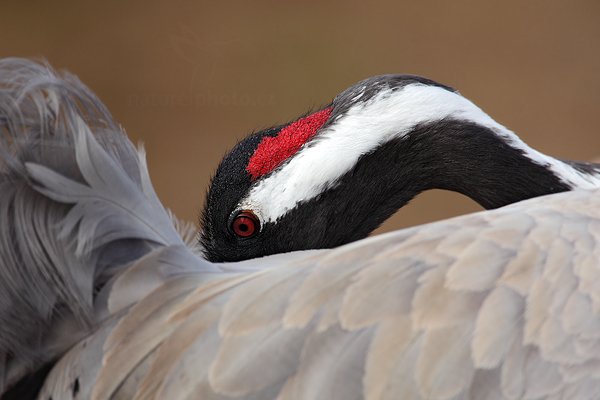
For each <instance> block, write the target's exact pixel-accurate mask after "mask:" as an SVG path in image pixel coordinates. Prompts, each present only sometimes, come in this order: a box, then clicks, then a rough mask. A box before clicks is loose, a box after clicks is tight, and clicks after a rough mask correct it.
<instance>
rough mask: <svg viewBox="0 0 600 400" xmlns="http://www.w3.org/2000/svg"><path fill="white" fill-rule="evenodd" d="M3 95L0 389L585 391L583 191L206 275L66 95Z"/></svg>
mask: <svg viewBox="0 0 600 400" xmlns="http://www.w3.org/2000/svg"><path fill="white" fill-rule="evenodd" d="M31 82H36V84H35V85H34V84H32V83H31ZM0 88H1V89H2V92H0V98H2V108H1V110H2V111H1V114H0V118H1V119H2V121H3V123H2V126H3V136H2V144H1V146H0V148H1V150H0V151H2V160H3V161H2V169H1V174H0V188H1V189H2V191H1V192H0V215H1V220H2V222H3V225H2V227H1V228H0V252H1V253H0V256H1V258H0V260H1V263H2V264H0V278H1V281H0V296H1V297H0V306H1V308H0V318H2V319H1V322H2V325H1V326H0V346H1V347H0V378H1V379H2V381H0V393H2V392H3V391H4V389H5V388H7V387H8V386H10V385H11V384H12V383H14V382H15V381H16V380H17V379H18V378H20V377H22V376H24V375H25V374H27V373H28V372H31V371H33V370H34V369H35V368H36V367H38V366H39V365H40V363H42V362H44V361H47V360H54V359H56V360H57V362H56V364H55V365H54V366H53V368H52V371H51V372H50V374H49V375H48V377H47V378H46V380H45V382H44V386H43V388H42V391H41V393H40V396H39V397H40V398H43V399H48V398H54V399H68V398H94V399H105V398H128V399H129V398H137V399H150V398H156V399H163V398H168V399H178V398H181V399H185V398H189V399H195V398H202V399H219V400H224V399H239V398H244V399H275V398H277V399H298V398H303V399H314V398H324V399H344V400H346V399H349V398H357V399H358V398H371V399H397V398H403V399H468V398H471V399H505V398H510V399H521V398H523V399H592V398H594V397H596V396H597V394H598V393H600V361H599V360H600V352H599V349H600V345H599V340H600V339H599V338H600V335H599V334H598V332H599V331H600V314H599V312H598V310H600V290H599V288H598V284H599V282H600V268H599V267H598V265H599V264H598V261H597V260H598V258H597V255H598V248H599V247H600V198H599V197H598V190H595V191H585V190H579V191H574V192H570V193H563V194H558V195H552V196H547V197H542V198H537V199H532V200H528V201H525V202H521V203H519V204H515V205H512V206H508V207H504V208H501V209H498V210H495V211H491V212H483V213H477V214H473V215H469V216H465V217H460V218H455V219H451V220H447V221H442V222H439V223H434V224H429V225H425V226H420V227H415V228H412V229H408V230H403V231H398V232H394V233H392V234H388V235H381V236H378V237H373V238H370V239H367V240H362V241H359V242H356V243H353V244H350V245H346V246H343V247H340V248H337V249H333V250H321V251H309V252H297V253H293V254H282V255H277V256H271V257H267V258H262V259H255V260H250V261H245V262H241V263H235V264H220V265H215V264H210V263H208V262H206V261H204V260H202V259H200V258H198V257H197V256H196V255H195V254H194V251H193V249H189V248H187V247H186V246H185V245H184V243H183V241H182V240H181V239H180V237H179V235H178V234H177V232H176V230H175V228H174V227H173V224H172V221H171V219H170V217H169V213H168V212H167V211H166V210H165V209H164V208H163V206H162V205H161V204H160V202H159V201H158V199H157V197H156V195H155V193H154V191H153V189H152V186H151V184H150V180H149V178H148V174H147V169H146V165H145V163H144V161H143V154H139V153H138V152H136V151H135V149H134V147H133V146H132V145H131V144H130V143H129V141H128V140H127V138H126V137H125V135H124V134H123V133H122V132H121V130H120V129H119V128H118V127H117V126H116V124H114V123H113V122H111V120H110V116H109V115H108V113H107V112H106V111H105V110H104V109H103V107H102V105H101V104H100V103H99V102H98V101H97V100H96V99H95V98H94V97H93V95H91V94H90V92H89V91H88V90H87V89H85V87H84V86H83V85H81V84H80V83H79V82H77V81H76V80H75V79H74V78H72V77H66V78H59V77H57V76H56V75H55V74H54V72H53V71H52V70H50V69H49V67H47V66H38V65H35V64H31V63H28V62H25V61H20V60H5V61H2V62H0Z"/></svg>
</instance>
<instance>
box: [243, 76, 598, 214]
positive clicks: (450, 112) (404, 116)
mask: <svg viewBox="0 0 600 400" xmlns="http://www.w3.org/2000/svg"><path fill="white" fill-rule="evenodd" d="M444 118H452V119H456V120H464V121H469V122H472V123H476V124H478V125H481V126H484V127H487V128H489V129H491V130H493V131H494V132H495V133H496V134H497V135H498V136H499V137H501V138H502V139H503V140H505V141H506V142H507V143H508V144H509V145H511V146H512V147H514V148H517V149H520V150H522V151H523V152H524V154H525V156H527V157H528V158H530V159H531V160H532V161H533V162H535V163H537V164H540V165H543V166H546V167H547V168H549V169H551V170H552V171H553V172H554V173H555V174H556V175H557V176H558V177H559V178H560V179H562V180H563V181H564V182H565V183H567V184H569V185H571V186H573V187H576V186H577V187H582V188H592V187H598V186H599V185H600V179H599V177H597V176H591V175H587V174H583V173H581V172H580V171H577V170H575V169H574V168H572V167H571V166H569V165H568V164H566V163H563V162H561V161H559V160H556V159H554V158H552V157H549V156H546V155H544V154H542V153H540V152H538V151H536V150H534V149H532V148H530V147H529V146H527V145H526V144H525V143H524V142H523V141H522V140H521V139H519V137H518V136H516V135H515V134H514V133H513V132H511V131H510V130H508V129H506V128H505V127H504V126H502V125H500V124H498V123H497V122H496V121H494V120H493V119H492V118H491V117H490V116H488V115H487V114H486V113H485V112H483V111H482V110H481V109H480V108H479V107H477V106H476V105H475V104H473V103H472V102H471V101H469V100H468V99H466V98H464V97H462V96H461V95H459V94H457V93H453V92H451V91H448V90H446V89H444V88H441V87H437V86H429V85H423V84H419V83H416V84H411V85H407V86H405V87H404V88H400V89H396V90H392V89H384V90H382V91H381V92H380V93H378V94H377V95H376V96H374V97H373V98H371V99H369V100H367V101H365V102H359V103H357V104H355V105H354V106H352V107H351V108H350V109H349V110H348V112H347V113H345V114H344V115H342V116H341V117H340V118H339V119H338V120H336V121H334V122H333V123H332V124H331V125H329V126H328V127H326V128H324V129H322V130H321V131H320V132H319V133H317V136H316V137H315V139H314V141H313V142H309V143H308V145H305V146H304V147H303V148H302V149H301V150H300V151H299V152H298V153H296V155H294V156H293V157H292V158H291V159H290V160H289V161H288V162H287V163H285V164H284V165H283V166H282V167H280V168H279V169H278V170H276V171H274V172H273V173H272V174H271V175H269V176H267V177H266V178H264V179H262V180H260V181H258V182H257V183H256V184H255V185H254V186H253V187H252V188H251V189H250V192H249V194H248V195H247V196H246V198H244V199H243V200H242V201H241V202H240V204H239V207H238V208H239V209H251V210H253V211H254V212H255V213H256V214H257V215H258V216H259V218H260V219H261V221H262V222H263V223H266V222H274V221H276V220H277V219H278V218H279V217H281V216H283V215H284V214H285V213H287V212H288V211H289V210H291V209H293V208H294V207H295V206H296V205H297V204H298V203H300V202H303V201H307V200H310V199H312V198H314V197H316V196H317V195H318V194H319V193H322V192H323V191H325V190H326V189H328V188H330V187H332V186H334V185H335V184H336V181H337V180H338V179H339V178H340V177H342V176H343V175H344V174H345V173H347V172H348V171H350V169H352V167H353V166H354V165H355V164H356V163H357V161H358V159H359V157H360V156H362V155H363V154H366V153H369V152H371V151H373V150H375V149H376V148H377V147H379V146H381V145H382V144H384V143H386V142H389V141H391V140H393V139H398V138H402V137H404V136H406V134H407V133H409V132H410V131H411V130H412V129H413V128H414V127H415V126H416V125H419V124H424V123H431V122H435V121H439V120H441V119H444Z"/></svg>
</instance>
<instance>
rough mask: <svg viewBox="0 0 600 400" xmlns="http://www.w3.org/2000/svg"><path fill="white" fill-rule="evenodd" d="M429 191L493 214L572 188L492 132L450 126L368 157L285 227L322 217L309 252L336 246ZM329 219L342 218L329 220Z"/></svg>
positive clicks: (418, 132) (417, 132)
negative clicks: (471, 203)
mask: <svg viewBox="0 0 600 400" xmlns="http://www.w3.org/2000/svg"><path fill="white" fill-rule="evenodd" d="M429 189H446V190H451V191H455V192H459V193H462V194H464V195H466V196H468V197H470V198H471V199H473V200H474V201H476V202H477V203H479V204H480V205H482V206H483V207H484V208H486V209H490V208H496V207H501V206H504V205H507V204H511V203H515V202H517V201H521V200H525V199H528V198H531V197H536V196H541V195H545V194H551V193H558V192H564V191H567V190H570V189H571V187H570V186H569V185H567V184H565V183H564V182H562V181H561V180H560V179H559V178H558V177H557V176H556V175H554V173H553V172H552V171H551V170H549V169H548V168H545V167H543V166H541V165H538V164H536V163H534V162H533V161H532V160H531V159H529V158H527V157H526V156H525V155H524V154H523V152H522V151H521V150H519V149H516V148H514V147H511V146H509V145H508V144H507V143H506V142H505V141H503V140H502V139H501V138H499V137H498V136H497V135H496V134H494V133H493V132H492V131H491V130H489V129H487V128H484V127H482V126H479V125H476V124H472V123H465V122H464V121H453V120H446V121H441V122H436V123H432V124H428V125H423V126H420V127H417V128H416V129H414V130H413V131H412V132H411V133H410V134H409V135H407V136H406V137H404V138H401V139H396V140H393V141H391V142H388V143H386V144H384V145H382V146H381V147H379V148H378V149H377V150H376V151H374V152H372V153H369V154H366V155H364V156H363V157H362V158H361V159H360V160H359V161H358V163H357V165H356V166H355V167H354V168H353V169H352V170H351V171H349V172H348V173H347V174H345V175H344V176H343V177H342V178H341V179H340V181H339V182H338V184H337V185H336V186H335V187H334V188H332V189H330V190H328V191H326V192H325V193H323V194H322V195H321V196H319V197H318V198H316V199H313V200H311V201H309V202H307V203H304V204H301V205H299V206H298V210H297V212H294V213H290V215H288V216H285V217H284V219H290V220H291V219H293V218H299V220H298V222H292V221H288V222H285V223H289V224H292V225H291V226H298V225H300V224H301V222H300V221H302V220H304V219H306V218H309V216H312V215H315V214H317V215H320V214H323V215H324V217H323V218H326V219H327V221H328V222H327V224H324V225H323V231H322V234H320V235H318V236H316V237H317V239H314V240H312V243H311V244H310V246H307V247H306V248H318V247H334V246H338V245H340V244H343V243H348V242H350V241H353V240H358V239H360V238H363V237H366V236H367V235H368V234H369V233H370V232H372V231H373V230H374V229H375V228H377V227H378V226H379V225H380V224H381V223H383V222H384V221H385V220H386V219H388V218H389V217H390V216H391V215H392V214H394V213H395V212H396V211H397V210H398V209H400V208H401V207H402V206H404V205H405V204H406V203H408V202H409V201H410V200H411V199H412V198H413V197H414V196H416V195H417V194H419V193H421V192H423V191H425V190H429ZM330 213H332V214H333V215H338V216H343V218H336V217H334V216H333V215H330V216H329V217H325V215H329V214H330ZM285 223H283V224H281V225H285ZM338 224H339V226H338ZM287 226H290V225H287ZM296 234H297V233H296ZM306 235H308V236H311V237H315V234H314V232H312V233H311V232H306ZM290 240H291V239H290ZM324 242H326V244H324Z"/></svg>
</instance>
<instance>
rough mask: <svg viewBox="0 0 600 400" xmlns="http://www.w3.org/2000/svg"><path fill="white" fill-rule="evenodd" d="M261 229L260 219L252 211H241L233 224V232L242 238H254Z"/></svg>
mask: <svg viewBox="0 0 600 400" xmlns="http://www.w3.org/2000/svg"><path fill="white" fill-rule="evenodd" d="M259 229H260V222H259V220H258V217H257V216H256V215H254V213H253V212H252V211H240V212H239V213H238V214H237V215H236V216H235V218H233V222H232V223H231V230H232V231H233V233H234V234H235V235H236V236H237V237H240V238H249V237H251V236H254V235H255V234H256V233H257V232H258V231H259Z"/></svg>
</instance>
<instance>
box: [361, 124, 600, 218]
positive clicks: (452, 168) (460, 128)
mask: <svg viewBox="0 0 600 400" xmlns="http://www.w3.org/2000/svg"><path fill="white" fill-rule="evenodd" d="M386 152H391V153H394V154H412V155H413V156H412V157H411V159H410V160H408V161H407V160H398V162H397V163H396V165H395V166H394V169H396V173H398V171H400V170H405V171H409V174H403V175H408V176H407V179H410V180H411V181H412V182H411V183H410V185H408V186H409V187H410V188H412V189H413V190H412V192H413V195H416V194H418V193H419V192H421V191H424V190H429V189H446V190H451V191H455V192H459V193H462V194H464V195H466V196H468V197H470V198H471V199H473V200H474V201H476V202H477V203H479V204H480V205H481V206H483V207H484V208H487V209H490V208H497V207H501V206H504V205H507V204H511V203H515V202H517V201H521V200H525V199H528V198H532V197H537V196H542V195H546V194H552V193H558V192H564V191H567V190H571V189H574V188H577V187H584V188H585V187H591V186H600V180H599V179H598V178H597V176H595V171H596V170H595V167H594V166H592V165H586V164H571V163H568V162H563V161H560V160H556V159H553V158H551V157H548V156H544V155H542V154H541V153H539V152H537V151H535V150H533V149H531V148H529V147H527V146H526V145H524V143H523V142H519V143H518V147H517V146H515V145H513V144H511V143H510V142H509V141H508V140H506V138H503V137H501V136H499V135H498V133H497V132H494V131H492V130H491V129H489V128H486V127H483V126H481V125H478V124H475V123H471V122H465V121H457V120H444V121H439V122H435V123H431V124H427V125H422V126H420V127H417V128H416V129H415V130H413V131H412V132H411V133H410V134H408V135H406V136H405V137H404V138H403V139H401V140H395V141H392V142H390V143H388V144H385V145H384V146H382V147H381V148H380V149H378V151H377V152H376V153H379V156H381V155H383V153H386ZM373 156H375V157H377V154H375V153H374V154H373ZM384 158H385V156H384ZM574 165H579V166H580V167H579V168H577V167H575V166H574ZM584 166H585V167H586V168H587V171H584V169H585V168H584ZM393 173H394V172H392V174H393ZM389 180H390V182H394V183H395V184H396V185H397V186H396V187H395V190H397V191H406V185H405V183H403V182H401V181H399V180H398V179H395V178H393V177H390V178H389ZM402 205H403V204H400V205H399V207H401V206H402Z"/></svg>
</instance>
